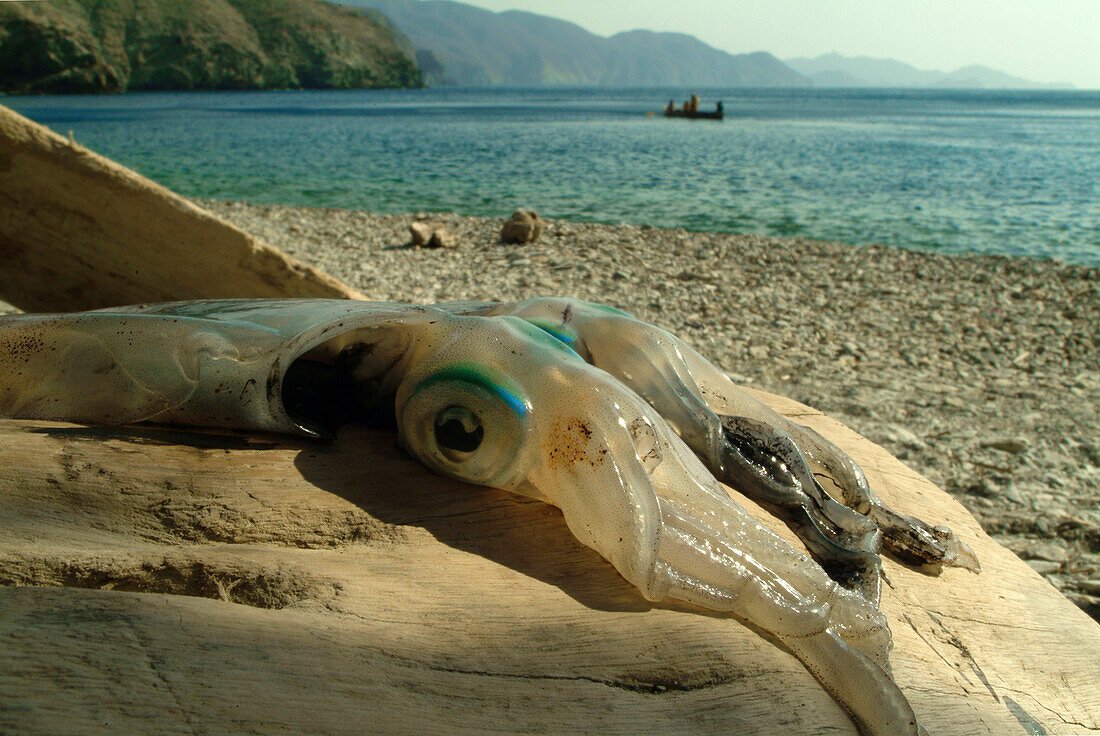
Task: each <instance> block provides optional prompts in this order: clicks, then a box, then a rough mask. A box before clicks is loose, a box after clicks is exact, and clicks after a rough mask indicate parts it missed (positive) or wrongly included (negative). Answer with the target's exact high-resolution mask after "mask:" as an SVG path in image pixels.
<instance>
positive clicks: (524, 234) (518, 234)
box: [500, 210, 546, 243]
mask: <svg viewBox="0 0 1100 736" xmlns="http://www.w3.org/2000/svg"><path fill="white" fill-rule="evenodd" d="M545 227H546V221H545V220H543V219H542V218H541V217H539V213H538V212H535V211H534V210H516V211H515V212H513V213H512V217H511V218H510V219H508V220H507V221H505V223H504V227H502V228H501V230H500V239H501V240H503V241H504V242H505V243H533V242H535V241H536V240H538V239H539V236H540V235H542V231H543V229H544V228H545Z"/></svg>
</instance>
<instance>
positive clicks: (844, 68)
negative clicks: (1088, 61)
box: [786, 54, 1073, 89]
mask: <svg viewBox="0 0 1100 736" xmlns="http://www.w3.org/2000/svg"><path fill="white" fill-rule="evenodd" d="M786 63H787V66H789V67H791V68H792V69H794V70H795V71H796V72H798V73H799V74H802V75H803V76H805V77H806V78H808V79H809V80H810V81H811V82H813V85H814V86H815V87H938V88H957V89H1072V88H1073V87H1072V85H1068V84H1043V83H1040V82H1031V81H1028V80H1026V79H1020V78H1019V77H1013V76H1011V75H1009V74H1005V73H1004V72H999V71H997V70H996V69H990V68H989V67H985V66H964V67H962V68H961V69H956V70H955V71H953V72H942V71H935V70H926V69H917V68H916V67H913V66H910V65H909V64H905V63H902V62H900V61H895V60H893V59H873V58H871V57H869V56H841V55H839V54H825V55H823V56H818V57H816V58H813V59H807V58H799V59H787V60H786Z"/></svg>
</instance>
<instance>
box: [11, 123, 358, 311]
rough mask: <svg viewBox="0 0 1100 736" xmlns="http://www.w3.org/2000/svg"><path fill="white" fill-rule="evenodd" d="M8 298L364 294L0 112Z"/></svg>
mask: <svg viewBox="0 0 1100 736" xmlns="http://www.w3.org/2000/svg"><path fill="white" fill-rule="evenodd" d="M0 263H2V264H3V267H2V268H0V299H3V300H4V301H7V302H10V303H11V304H13V305H15V306H17V307H19V308H20V309H23V310H24V311H38V312H50V311H55V312H57V311H77V310H82V309H96V308H100V307H109V306H118V305H121V304H139V303H143V302H162V301H173V300H176V299H205V298H215V297H329V298H359V299H361V298H363V297H362V295H361V294H359V293H358V292H357V291H355V290H354V289H352V288H351V287H349V286H346V285H345V284H343V283H341V282H340V281H338V280H336V279H335V278H333V277H331V276H328V275H327V274H324V273H322V272H321V271H318V270H317V269H315V268H313V267H311V266H307V265H306V264H304V263H301V262H300V261H298V260H296V259H294V258H291V257H290V256H288V255H286V254H284V253H282V252H281V251H279V250H277V249H276V248H273V247H272V246H270V245H268V244H266V243H263V242H261V241H259V240H257V239H256V238H254V237H252V236H251V235H248V234H247V233H245V232H244V231H242V230H239V229H237V228H236V227H233V226H232V225H230V224H229V223H227V222H225V221H223V220H221V219H219V218H217V217H215V216H214V215H212V214H210V213H209V212H207V211H206V210H203V209H201V208H200V207H197V206H196V205H194V204H192V203H191V202H189V201H187V200H185V199H183V198H182V197H180V196H179V195H177V194H175V193H173V192H171V191H169V190H168V189H165V188H164V187H162V186H160V185H158V184H155V183H154V182H152V181H149V180H148V179H146V178H144V177H142V176H140V175H138V174H136V173H135V172H133V171H131V170H129V169H127V168H126V167H124V166H121V165H120V164H117V163H115V162H114V161H111V160H109V159H106V158H104V157H102V156H99V155H97V154H95V153H93V152H92V151H89V150H88V149H86V148H84V147H83V146H80V145H77V144H76V143H74V142H73V141H72V140H66V139H65V138H62V137H61V136H59V135H57V134H56V133H54V132H52V131H50V130H49V129H48V128H46V127H44V126H41V125H38V124H37V123H34V122H32V121H30V120H28V119H26V118H24V117H22V116H21V115H18V114H17V113H15V112H13V111H11V110H9V109H8V108H6V107H3V106H0Z"/></svg>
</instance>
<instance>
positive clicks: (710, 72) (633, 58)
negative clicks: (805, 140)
mask: <svg viewBox="0 0 1100 736" xmlns="http://www.w3.org/2000/svg"><path fill="white" fill-rule="evenodd" d="M339 1H340V2H342V3H343V4H345V5H349V6H353V7H360V8H373V9H376V10H379V11H381V12H382V13H383V14H385V15H386V16H387V17H388V18H389V19H390V20H391V21H392V22H393V24H394V25H395V26H397V28H399V29H400V30H401V32H402V33H403V34H404V35H405V36H406V37H407V38H408V39H409V40H410V41H411V42H412V44H413V46H415V47H416V49H417V56H416V58H417V63H418V64H419V65H420V68H421V71H422V72H423V73H424V75H425V79H426V81H427V82H428V83H429V84H455V85H462V86H508V87H531V86H555V85H558V86H609V87H663V86H675V87H687V86H698V87H808V86H809V85H810V83H809V81H808V80H807V79H806V78H805V77H803V76H802V75H800V74H798V73H797V72H795V71H793V70H792V69H791V68H790V67H788V66H786V65H785V64H783V62H781V61H779V59H777V58H775V57H774V56H772V55H771V54H769V53H765V52H758V53H753V54H736V55H735V54H729V53H726V52H725V51H720V50H718V49H715V48H713V47H711V46H708V45H706V44H705V43H703V42H702V41H700V40H699V39H697V38H695V37H694V36H688V35H686V34H682V33H654V32H652V31H629V32H626V33H619V34H616V35H614V36H612V37H610V38H605V37H603V36H597V35H596V34H594V33H591V32H589V31H586V30H585V29H583V28H581V27H580V26H578V25H575V24H573V23H569V22H567V21H564V20H559V19H557V18H550V17H548V16H544V15H536V14H534V13H527V12H523V11H517V10H510V11H506V12H503V13H494V12H491V11H488V10H483V9H482V8H476V7H474V6H472V5H466V4H464V3H457V2H450V1H449V0H427V1H425V2H418V1H417V0H339Z"/></svg>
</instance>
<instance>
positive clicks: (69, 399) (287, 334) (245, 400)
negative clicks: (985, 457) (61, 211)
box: [0, 299, 965, 736]
mask: <svg viewBox="0 0 1100 736" xmlns="http://www.w3.org/2000/svg"><path fill="white" fill-rule="evenodd" d="M727 384H728V385H727ZM349 393H350V394H351V395H350V396H349V395H348V394H349ZM325 406H339V407H343V408H341V409H340V411H342V412H345V413H344V414H343V415H341V417H339V418H340V419H341V420H343V421H347V420H349V417H348V416H347V414H346V407H348V406H350V407H352V409H353V411H352V414H351V417H350V420H352V421H353V420H354V419H355V414H354V412H355V411H361V412H362V413H363V415H366V414H368V413H371V412H377V411H378V410H379V408H381V410H382V411H383V413H387V414H388V413H389V412H390V411H392V416H393V418H394V420H395V421H396V425H397V431H398V436H399V439H400V442H401V444H402V445H403V446H404V447H405V448H406V449H407V450H408V451H409V452H410V453H411V454H412V455H413V456H414V457H416V458H417V459H418V460H420V461H421V462H422V463H423V464H424V465H426V466H427V467H428V468H430V469H431V470H433V471H435V472H438V473H440V474H443V475H446V476H449V477H453V478H457V479H460V480H463V481H467V482H470V483H474V484H480V485H486V486H492V487H496V488H500V489H504V490H508V491H513V492H515V493H519V494H523V495H527V496H531V497H534V498H537V499H540V500H542V501H545V502H547V503H550V504H553V505H554V506H557V507H558V508H559V509H561V511H562V514H563V516H564V519H565V522H566V524H567V525H568V527H569V529H570V531H571V532H572V533H573V534H574V535H575V536H576V537H577V539H578V540H580V541H581V542H582V543H583V544H585V545H587V546H588V547H590V548H592V549H594V550H595V551H596V552H598V553H599V554H600V555H602V556H603V557H604V558H605V559H607V560H608V561H609V562H610V563H611V564H612V565H613V566H614V567H615V568H616V569H617V570H618V572H619V573H620V574H621V575H622V576H623V577H624V578H626V579H627V580H628V581H629V582H631V583H632V584H633V585H635V586H636V587H637V588H638V590H639V591H640V592H641V594H642V595H643V596H644V597H646V598H647V599H649V600H653V601H658V600H663V599H678V600H683V601H688V602H691V603H694V604H698V605H701V606H705V607H707V608H710V609H714V610H718V611H725V612H728V613H730V614H733V615H734V616H736V617H738V618H740V619H742V620H744V621H747V622H750V623H751V624H753V625H755V626H758V627H760V628H761V629H763V630H765V631H767V632H769V633H771V634H773V635H774V636H775V637H776V638H777V639H778V640H779V641H781V642H782V643H783V644H784V645H785V646H786V647H787V648H788V649H789V650H790V651H791V652H792V653H793V654H795V656H797V657H798V658H799V659H800V660H801V661H802V662H803V663H804V664H805V666H806V667H807V669H808V670H809V671H810V672H811V673H812V674H813V675H814V676H815V677H816V678H817V679H818V680H819V681H820V682H821V684H822V685H823V686H824V687H825V688H826V689H827V690H828V691H829V692H830V693H831V694H832V695H833V696H834V698H835V699H836V700H837V701H838V703H840V705H842V706H843V707H844V708H845V709H846V710H847V711H848V712H849V713H850V714H851V716H852V718H853V720H854V722H855V723H856V725H857V726H858V728H859V729H860V731H861V732H862V733H864V734H869V735H870V734H873V735H876V736H877V735H879V734H890V735H893V734H916V733H918V726H917V724H916V720H915V717H914V715H913V711H912V709H911V708H910V706H909V703H908V702H907V700H906V699H905V696H904V695H903V694H902V693H901V691H900V690H899V689H898V687H897V685H896V684H895V683H894V682H893V680H892V678H891V676H890V674H889V666H888V660H887V655H888V651H889V648H890V645H891V641H890V633H889V629H888V627H887V623H886V620H885V618H884V617H883V615H882V614H881V613H880V612H879V611H878V610H877V607H876V604H877V587H875V588H874V596H868V595H866V594H865V593H866V591H863V592H860V591H859V590H849V589H846V588H844V587H842V586H840V585H838V584H837V582H835V581H834V580H833V579H832V578H830V576H829V575H828V574H826V572H825V570H824V569H822V567H821V566H820V565H819V564H818V563H817V562H815V561H814V560H813V559H811V558H810V557H809V556H808V555H807V554H805V553H804V552H801V551H799V550H797V549H795V548H794V547H793V546H791V545H790V544H788V543H787V542H785V541H784V540H783V539H781V538H780V537H779V536H777V535H776V534H774V533H772V532H771V531H770V530H768V529H766V528H765V527H763V526H762V525H761V524H759V523H758V522H757V521H756V520H755V519H753V518H752V517H751V516H750V515H749V514H748V513H747V512H746V511H745V510H744V509H743V508H742V507H741V506H740V505H738V504H737V503H736V502H735V501H734V500H733V499H732V498H731V497H730V496H729V495H728V494H727V493H726V492H725V490H724V489H723V488H722V486H721V484H720V483H719V482H718V481H717V480H716V479H715V477H714V475H712V473H711V470H708V466H709V467H710V468H711V469H714V468H717V469H718V470H719V471H722V470H723V462H727V461H728V457H727V456H729V455H730V453H731V452H732V450H730V449H729V447H727V446H726V445H728V444H729V442H730V441H732V442H733V445H734V446H736V447H741V446H742V444H741V443H742V442H750V444H751V440H752V438H753V437H762V438H764V439H762V440H761V442H763V443H764V444H765V445H767V444H768V443H771V442H773V441H777V440H775V438H776V437H779V436H780V435H782V436H784V437H786V436H788V435H789V436H791V437H793V438H794V439H795V442H796V444H801V443H802V441H803V440H805V441H806V442H807V444H808V445H809V447H808V456H809V458H808V459H809V460H810V461H811V463H813V464H815V465H816V466H819V467H821V468H825V469H827V470H829V471H830V472H831V473H834V474H835V476H837V477H839V479H840V480H839V483H840V485H841V487H842V488H844V489H845V491H846V492H850V493H851V494H852V495H851V497H849V498H848V499H846V500H847V501H848V502H849V503H850V504H852V505H855V506H857V510H858V506H859V505H860V504H863V503H864V502H866V505H867V506H868V507H869V506H870V504H871V503H872V499H873V494H870V490H869V489H868V488H867V487H866V481H865V479H863V476H862V473H861V472H859V469H858V466H856V465H855V464H854V463H852V462H851V460H850V459H848V458H847V456H846V455H843V453H841V452H840V451H839V450H837V449H836V448H835V447H833V446H832V445H830V444H829V443H827V442H826V441H825V440H824V439H822V438H820V436H818V435H816V434H809V430H806V428H800V427H799V425H796V424H794V423H792V422H789V421H788V420H786V419H784V418H782V417H780V416H779V415H778V414H775V413H774V412H772V410H770V409H768V408H767V407H766V406H764V405H763V404H760V403H759V402H757V401H756V400H755V399H752V398H751V397H749V396H748V395H747V394H745V393H744V392H742V391H740V390H739V389H736V387H733V386H732V384H729V382H728V379H727V378H726V377H725V376H724V375H723V374H722V373H721V372H720V371H718V370H717V369H715V368H714V367H713V366H711V365H710V364H709V363H707V362H706V361H705V360H704V359H703V358H701V357H699V356H698V354H697V353H695V352H694V351H691V350H690V348H687V347H686V346H685V345H683V343H680V342H679V341H678V340H676V339H675V338H673V337H672V336H671V335H669V334H668V333H666V332H663V331H661V330H658V329H657V328H654V327H652V326H650V325H646V324H645V323H643V322H639V321H638V320H635V319H633V318H632V317H629V316H628V315H625V314H624V313H621V312H618V311H617V310H612V309H610V308H607V307H602V306H599V305H591V304H586V303H583V302H577V301H574V300H563V299H540V300H530V301H527V302H520V303H518V304H512V305H501V304H461V305H440V306H439V307H418V306H408V305H398V304H380V303H369V302H347V301H328V300H225V301H203V302H183V303H175V304H165V305H149V306H139V307H125V308H117V309H110V310H102V311H98V312H86V313H79V314H72V315H19V316H14V317H7V318H2V319H0V415H4V416H9V417H19V418H36V419H54V420H75V421H82V422H88V423H112V424H126V423H132V422H138V421H147V420H153V421H158V422H167V423H179V424H192V425H205V426H229V427H237V428H243V429H257V430H265V431H281V432H290V433H298V434H308V435H324V434H325V433H327V432H330V431H332V430H333V429H335V426H333V425H334V424H336V423H338V422H336V421H335V419H334V416H335V415H333V414H332V413H331V412H329V411H328V410H327V409H323V408H322V407H325ZM719 415H727V416H730V417H734V416H736V417H742V418H744V419H743V421H742V420H738V421H740V422H742V423H741V424H738V423H737V422H732V423H731V422H727V424H728V425H729V426H730V427H733V428H734V429H733V430H730V431H727V432H726V434H725V435H723V430H722V426H723V425H722V424H721V422H720V421H717V420H716V419H715V417H717V416H719ZM753 422H761V423H764V424H766V425H767V426H768V427H772V426H774V427H775V428H776V430H775V432H773V433H769V431H768V430H767V428H766V427H764V426H762V425H760V426H758V425H757V424H753ZM739 427H740V429H739ZM738 432H742V433H744V435H745V437H747V438H748V439H743V438H742V437H741V435H740V434H737V433H738ZM735 435H736V436H735ZM773 435H774V436H773ZM723 437H725V439H723ZM730 438H732V440H731V439H730ZM807 438H808V439H807ZM724 443H725V444H724ZM780 444H781V443H780ZM745 452H747V453H748V455H747V456H748V457H750V459H752V458H756V460H752V462H749V463H748V465H747V466H746V467H750V468H751V467H755V466H754V465H753V463H755V462H757V461H758V460H759V458H765V460H761V461H760V463H763V464H762V465H761V467H763V465H768V463H771V465H768V467H772V466H773V465H774V467H775V468H778V469H779V470H777V471H776V472H777V473H778V474H779V475H782V477H783V478H787V476H788V475H789V476H790V477H795V476H798V474H799V472H801V471H791V472H788V471H787V470H785V469H786V468H787V467H788V464H789V462H795V461H797V459H798V458H796V457H793V456H790V455H788V454H785V453H787V450H786V449H784V448H783V447H779V448H778V449H776V450H775V453H778V454H773V455H768V454H767V453H766V452H765V451H764V450H759V451H757V450H752V449H751V447H750V448H749V449H748V450H745ZM795 452H797V450H796V451H795ZM724 457H726V458H727V460H723V458H724ZM777 457H778V458H780V459H779V460H776V459H775V458H777ZM704 463H705V464H704ZM760 463H758V464H760ZM723 472H724V471H723ZM762 472H763V471H762ZM783 473H787V475H783ZM765 475H766V473H765ZM800 477H801V476H800ZM765 480H767V479H765ZM784 482H786V481H784ZM811 482H812V481H810V480H805V481H803V485H805V484H807V483H811ZM848 485H851V486H852V487H853V488H854V490H849V489H848V488H847V487H846V486H848ZM797 486H799V483H798V482H795V481H791V484H790V487H792V488H794V487H797ZM762 487H765V488H767V487H771V486H767V483H766V482H765V483H764V485H763V486H762ZM776 487H777V488H778V487H780V486H776ZM786 488H787V486H782V487H781V490H783V489H786ZM830 513H833V512H830ZM857 516H858V518H859V519H866V517H863V516H860V515H858V514H857ZM870 529H872V530H873V529H874V527H873V525H871V527H870ZM864 531H866V530H864ZM861 539H863V541H864V542H867V543H869V544H875V543H876V540H878V539H879V537H877V536H876V535H875V534H874V533H872V532H867V533H866V534H865V535H864V537H861ZM959 544H961V543H959ZM827 546H828V545H826V547H827ZM962 546H963V547H965V545H962ZM874 551H875V552H877V548H876V549H875V550H874ZM860 554H863V551H860Z"/></svg>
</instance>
